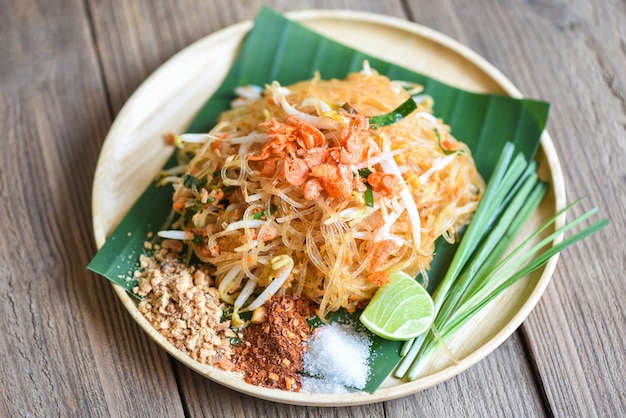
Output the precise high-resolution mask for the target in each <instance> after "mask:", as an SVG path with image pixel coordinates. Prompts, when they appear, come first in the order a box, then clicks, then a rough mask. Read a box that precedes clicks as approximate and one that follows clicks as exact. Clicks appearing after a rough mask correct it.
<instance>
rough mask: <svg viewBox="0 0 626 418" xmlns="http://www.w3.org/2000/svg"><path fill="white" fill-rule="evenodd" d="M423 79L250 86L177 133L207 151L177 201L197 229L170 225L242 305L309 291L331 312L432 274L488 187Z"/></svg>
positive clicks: (357, 77) (196, 150) (368, 75)
mask: <svg viewBox="0 0 626 418" xmlns="http://www.w3.org/2000/svg"><path fill="white" fill-rule="evenodd" d="M420 89H421V87H420V86H417V85H410V86H407V83H406V82H394V81H391V80H389V79H388V78H387V77H384V76H381V75H379V74H378V73H377V72H376V71H374V70H373V69H371V68H369V65H367V63H366V64H365V69H364V71H361V72H358V73H352V74H350V75H348V77H347V78H346V79H344V80H337V79H333V80H323V79H321V77H320V76H319V74H316V75H315V76H314V77H313V78H312V79H311V80H307V81H303V82H299V83H296V84H293V85H290V86H281V85H280V84H279V83H278V82H277V81H274V82H272V83H271V84H269V85H267V86H265V88H264V89H259V88H254V87H250V86H248V87H246V88H245V89H240V90H239V93H240V95H241V97H240V98H239V99H237V100H235V101H234V102H233V103H236V106H235V107H233V108H232V109H231V110H229V111H226V112H225V113H223V114H222V116H221V117H220V120H219V123H218V124H217V125H216V126H215V127H214V129H212V130H211V131H210V132H207V133H206V134H194V135H189V134H184V135H181V136H178V137H177V139H175V141H174V143H175V144H177V145H178V146H179V147H180V148H182V151H183V152H181V154H182V155H186V156H189V155H191V156H193V158H192V159H191V161H188V164H187V169H186V172H185V173H184V174H183V175H182V176H181V177H180V180H179V182H178V184H177V185H176V190H175V193H174V199H173V200H174V201H173V208H174V210H175V211H176V212H177V213H179V214H180V215H181V217H180V220H179V221H178V222H177V223H175V224H174V225H173V227H172V228H173V229H175V228H178V229H180V231H184V232H183V233H180V234H178V235H177V234H176V233H173V232H171V231H169V232H166V233H165V234H166V235H167V236H168V237H171V238H176V237H178V238H180V239H182V240H184V241H186V242H187V243H188V244H189V245H190V247H191V248H192V249H193V252H194V253H195V255H196V256H197V257H198V258H199V259H200V260H201V261H203V262H206V263H209V264H211V265H213V266H214V267H215V276H216V283H217V285H218V289H219V291H220V295H221V297H222V299H223V300H224V301H226V302H228V303H231V304H234V305H235V308H236V310H240V311H241V310H253V309H255V307H258V306H260V305H262V304H263V303H264V301H265V300H267V299H268V297H270V296H271V295H273V294H302V295H305V296H307V297H309V298H310V299H311V300H313V301H314V302H315V303H317V304H318V305H319V311H318V315H319V316H320V317H321V318H324V317H325V316H326V315H327V314H328V313H330V312H334V311H336V310H338V309H339V308H345V309H347V310H348V311H352V310H354V309H355V308H357V307H362V306H364V305H365V304H366V303H367V301H368V300H369V299H370V298H371V297H372V295H373V294H374V293H375V291H376V289H377V288H378V287H379V286H380V285H382V284H384V283H385V282H386V280H388V274H390V273H392V272H394V271H398V270H403V271H405V272H407V273H408V274H411V275H413V276H415V275H417V274H419V273H420V272H425V271H426V270H427V269H428V266H429V264H430V262H431V260H432V258H433V255H434V248H435V240H436V239H437V238H438V237H440V236H444V237H446V239H448V240H449V241H454V240H455V239H457V236H458V234H459V232H460V230H461V229H462V228H463V227H464V226H465V225H467V224H468V223H469V222H470V220H471V217H472V213H473V212H474V210H475V209H476V207H477V205H478V202H479V201H480V199H481V197H482V194H483V191H484V187H485V186H484V182H483V180H482V178H481V177H480V175H479V174H478V172H477V170H476V166H475V164H474V161H473V159H472V155H471V152H470V150H469V149H468V148H467V147H466V146H465V145H464V144H463V143H461V142H459V141H457V140H456V139H455V138H454V137H453V136H452V135H451V134H450V129H449V127H448V126H447V125H445V124H444V123H443V122H442V121H441V120H439V119H437V118H436V117H435V116H433V115H432V104H433V103H432V100H423V99H419V100H414V99H413V98H412V97H411V96H412V95H415V94H417V93H418V92H419V91H420ZM425 115H426V116H425ZM444 148H445V149H444ZM457 151H458V152H457ZM281 260H282V261H281ZM281 262H286V264H285V266H286V267H285V266H283V267H281V266H277V264H281ZM246 304H247V306H246Z"/></svg>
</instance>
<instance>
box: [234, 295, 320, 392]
mask: <svg viewBox="0 0 626 418" xmlns="http://www.w3.org/2000/svg"><path fill="white" fill-rule="evenodd" d="M264 306H265V307H266V308H267V313H266V316H265V320H264V321H263V322H262V323H259V324H251V325H249V326H248V327H247V328H245V329H244V331H243V342H242V343H241V345H240V346H239V347H238V348H236V350H235V354H234V363H235V368H234V370H236V371H241V372H243V373H244V378H245V381H246V382H248V383H250V384H253V385H257V386H265V387H269V388H280V389H283V390H291V391H296V392H297V391H299V390H300V388H301V387H302V384H301V377H300V374H299V372H300V371H301V370H302V368H303V357H304V348H303V343H304V342H305V341H307V340H308V338H309V335H310V334H311V332H312V331H311V327H310V326H309V324H308V323H307V318H310V317H311V316H312V315H313V312H314V306H313V305H312V303H311V302H310V301H309V300H308V299H306V298H301V297H297V296H292V295H289V296H274V297H272V298H271V299H270V300H269V301H268V302H267V303H266V304H265V305H264Z"/></svg>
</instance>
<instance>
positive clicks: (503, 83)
mask: <svg viewBox="0 0 626 418" xmlns="http://www.w3.org/2000/svg"><path fill="white" fill-rule="evenodd" d="M285 15H286V16H287V17H288V18H289V19H292V20H295V21H296V22H299V23H302V24H304V25H306V22H307V21H312V20H316V19H318V20H319V19H331V20H341V19H343V20H350V21H356V22H363V23H369V24H376V25H382V26H386V27H391V28H394V29H399V30H402V31H406V32H409V33H410V34H412V35H413V36H417V37H421V38H425V39H427V40H429V41H432V42H434V43H437V44H440V45H442V46H444V47H446V48H447V49H449V50H451V51H453V52H455V53H457V54H458V55H460V56H462V57H464V58H465V59H467V60H469V61H471V62H472V63H473V64H474V65H476V66H477V67H478V68H479V69H480V70H481V71H482V72H483V73H485V74H486V75H488V76H489V77H490V78H491V79H492V80H493V81H494V82H495V83H496V84H497V85H499V86H500V87H501V88H502V89H503V90H504V91H505V92H506V93H507V94H508V95H510V96H511V97H516V98H522V97H523V95H522V92H521V91H520V90H519V89H518V88H517V87H516V86H515V85H514V84H513V83H512V82H511V81H510V80H509V79H508V78H507V77H505V76H504V74H503V73H502V72H501V71H500V70H498V69H497V68H496V67H495V66H493V65H492V64H490V63H489V62H488V61H487V60H485V59H484V58H483V57H481V56H480V55H478V54H477V53H476V52H474V51H473V50H471V49H470V48H469V47H467V46H465V45H464V44H462V43H460V42H458V41H456V40H454V39H452V38H451V37H449V36H447V35H445V34H443V33H441V32H438V31H436V30H434V29H431V28H429V27H426V26H423V25H421V24H418V23H415V22H411V21H408V20H404V19H401V18H398V17H393V16H388V15H380V14H376V13H372V12H364V11H353V10H341V9H340V10H325V9H320V10H300V11H292V12H287V13H285ZM252 25H253V22H252V21H251V20H245V21H242V22H239V23H235V24H233V25H229V26H227V27H224V28H222V29H220V30H218V31H215V32H212V33H210V34H208V35H206V36H204V37H202V38H200V39H198V40H197V41H195V42H193V43H191V44H189V45H188V46H186V47H185V48H183V49H181V50H180V51H178V52H177V53H176V54H174V55H173V56H172V57H170V58H169V59H168V60H166V61H165V62H164V63H162V64H161V65H160V66H159V67H158V68H157V69H156V70H155V71H154V72H153V73H152V74H151V75H150V76H149V77H147V78H146V79H145V80H144V81H143V82H142V84H141V85H140V86H139V87H138V88H137V89H136V90H135V91H134V92H133V93H132V95H131V96H130V97H129V98H128V100H127V102H126V103H125V104H124V106H123V107H122V108H121V109H120V111H119V113H118V115H117V116H116V118H115V120H114V121H113V123H112V125H111V128H110V130H109V133H107V136H106V138H105V141H104V143H103V146H102V149H101V151H100V154H99V157H98V163H97V165H96V174H95V175H94V184H93V189H92V223H93V228H94V237H95V240H96V245H97V247H98V248H100V247H101V246H102V245H103V243H104V234H102V233H100V234H99V232H98V231H99V230H100V229H101V228H99V226H98V225H97V223H98V219H97V210H96V205H97V202H96V200H97V199H98V197H99V194H98V193H97V189H98V184H97V182H96V181H97V179H98V176H97V173H98V172H99V171H100V170H104V167H103V162H102V155H103V151H104V149H105V147H106V146H107V140H108V139H109V136H110V134H111V131H112V130H113V128H114V127H115V125H116V123H115V121H116V120H118V119H119V117H120V115H123V114H124V111H125V108H126V106H127V103H128V102H129V101H131V100H132V98H133V97H135V96H137V95H138V94H141V89H142V87H143V86H144V85H145V84H146V83H147V82H148V81H149V80H150V79H153V78H156V77H157V75H158V74H159V73H160V72H161V71H164V69H163V67H164V66H166V64H168V63H170V62H172V61H175V60H176V59H177V58H179V57H180V56H181V55H182V54H183V53H188V52H189V51H190V50H193V49H194V48H198V46H199V45H200V44H201V43H202V42H206V41H207V40H208V39H209V38H211V39H215V38H219V37H223V36H238V37H239V38H241V39H243V37H244V36H245V34H246V33H247V32H248V31H249V30H250V29H251V28H252ZM239 42H240V41H239ZM540 145H541V146H540V152H541V153H542V154H543V157H544V158H545V160H546V163H547V166H548V168H549V171H550V176H551V180H552V181H551V183H552V188H553V193H554V199H555V208H554V209H555V213H556V212H557V211H558V210H560V209H562V208H563V207H565V202H566V197H565V185H564V178H563V172H562V168H561V164H560V161H559V157H558V154H557V151H556V149H555V146H554V143H553V142H552V139H551V138H550V136H549V134H548V132H547V130H544V132H543V133H542V135H541V144H540ZM564 224H565V215H562V216H560V217H559V218H558V219H557V222H556V227H559V226H562V225H564ZM114 227H115V226H112V227H111V228H114ZM111 231H112V229H111V230H109V231H106V234H109V233H110V232H111ZM561 239H562V237H559V238H557V239H556V240H555V242H558V241H560V240H561ZM557 261H558V254H557V255H555V256H554V257H553V258H552V259H550V260H549V261H548V263H547V264H546V265H545V266H544V268H543V270H542V273H541V277H540V278H539V280H538V281H537V283H536V284H535V286H534V288H533V290H532V292H530V294H529V295H528V298H527V300H526V302H524V303H523V305H522V309H520V310H519V311H518V312H517V313H516V314H515V315H513V316H512V318H511V319H510V320H509V321H508V322H507V324H506V325H505V326H504V327H503V328H502V329H500V330H499V331H498V332H497V333H496V334H495V335H494V336H493V337H492V338H490V339H489V340H488V341H487V342H486V343H485V344H483V345H482V346H481V347H479V348H478V349H477V350H475V351H473V352H472V353H471V354H469V355H468V356H467V357H465V358H464V359H463V360H461V362H460V363H459V364H457V365H454V366H451V367H447V368H445V369H443V370H441V371H439V372H436V373H434V374H431V375H428V376H427V377H426V378H420V379H417V380H415V381H411V382H404V383H401V384H398V385H395V386H391V387H386V388H381V389H379V390H377V391H376V392H374V393H371V394H370V393H362V392H359V393H349V394H323V393H307V392H288V391H282V390H277V389H269V388H264V387H259V386H254V385H251V384H248V383H245V382H244V381H243V380H242V379H241V376H240V375H238V374H236V373H233V372H226V371H222V370H220V369H217V368H216V367H213V366H208V365H205V364H201V363H198V362H196V361H194V360H192V359H191V358H190V357H189V356H187V355H185V354H184V353H182V352H181V351H180V350H178V349H177V348H176V347H174V346H173V345H172V344H171V343H169V342H168V341H167V340H166V339H165V338H164V337H163V336H162V335H161V334H160V333H158V331H156V330H155V329H154V328H153V327H152V325H151V324H150V323H149V322H148V321H147V320H146V319H145V318H144V317H143V315H141V313H140V312H139V311H138V310H137V307H136V304H135V301H134V300H133V299H132V297H131V296H130V295H128V293H127V292H126V291H125V290H124V289H123V288H122V287H120V286H118V285H116V284H112V287H113V289H114V292H115V293H116V295H117V296H118V298H119V299H120V301H121V302H122V304H123V305H124V307H125V308H126V309H127V310H128V311H129V313H130V314H131V317H132V318H133V319H134V320H135V322H137V323H138V324H139V325H140V327H141V328H142V329H143V330H144V332H146V333H147V334H148V335H149V336H150V337H151V338H152V340H153V341H155V342H156V343H157V344H158V345H159V346H160V347H161V348H163V349H164V350H165V351H166V352H167V353H168V354H170V355H171V356H173V357H174V358H175V359H176V360H178V361H180V362H181V363H183V364H184V365H185V366H187V367H189V368H190V369H191V370H193V371H195V372H197V373H199V374H201V375H203V376H205V377H207V378H208V379H210V380H212V381H214V382H216V383H218V384H220V385H222V386H225V387H228V388H230V389H233V390H235V391H237V392H240V393H243V394H246V395H249V396H253V397H256V398H260V399H265V400H270V401H275V402H280V403H286V404H291V405H304V406H333V407H338V406H351V405H362V404H370V403H376V402H381V401H386V400H391V399H396V398H400V397H404V396H407V395H410V394H414V393H416V392H419V391H421V390H424V389H427V388H430V387H432V386H435V385H437V384H440V383H442V382H444V381H446V380H448V379H450V378H452V377H454V376H456V375H458V374H460V373H462V372H463V371H465V370H466V369H468V368H470V367H472V366H473V365H475V364H476V363H478V362H479V361H480V360H482V359H484V358H485V357H486V356H487V355H488V354H489V353H491V352H492V351H493V350H495V349H496V348H497V347H499V346H500V345H501V344H502V343H503V342H504V341H505V340H506V339H508V338H509V337H510V335H511V334H512V333H513V332H514V331H515V330H516V329H517V328H518V327H519V326H520V325H521V324H522V322H523V321H524V320H525V319H526V318H527V317H528V315H529V314H530V312H531V311H532V310H533V309H534V308H535V306H536V304H537V303H538V302H539V299H540V298H541V296H542V294H543V293H544V292H545V289H546V287H547V286H548V284H549V282H550V281H551V277H552V275H553V272H554V270H555V268H556V264H557Z"/></svg>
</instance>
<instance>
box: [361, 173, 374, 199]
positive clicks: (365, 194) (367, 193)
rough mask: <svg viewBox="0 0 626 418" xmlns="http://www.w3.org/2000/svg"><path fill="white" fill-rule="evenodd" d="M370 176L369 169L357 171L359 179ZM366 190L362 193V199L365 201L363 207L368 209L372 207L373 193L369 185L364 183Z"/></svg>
mask: <svg viewBox="0 0 626 418" xmlns="http://www.w3.org/2000/svg"><path fill="white" fill-rule="evenodd" d="M370 174H372V171H371V170H370V169H369V168H362V169H360V170H359V177H362V178H364V179H367V176H369V175H370ZM365 186H366V187H367V189H366V190H365V192H363V199H364V200H365V206H367V207H369V208H373V207H374V191H373V190H372V186H371V185H370V184H369V183H367V182H366V183H365Z"/></svg>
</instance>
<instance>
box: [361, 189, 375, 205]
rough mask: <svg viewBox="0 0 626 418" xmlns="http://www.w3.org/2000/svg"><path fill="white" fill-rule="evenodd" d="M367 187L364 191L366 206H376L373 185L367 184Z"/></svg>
mask: <svg viewBox="0 0 626 418" xmlns="http://www.w3.org/2000/svg"><path fill="white" fill-rule="evenodd" d="M366 186H367V189H365V191H364V192H363V198H364V199H365V206H367V207H368V208H373V207H374V191H373V190H372V186H370V185H369V184H366Z"/></svg>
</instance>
